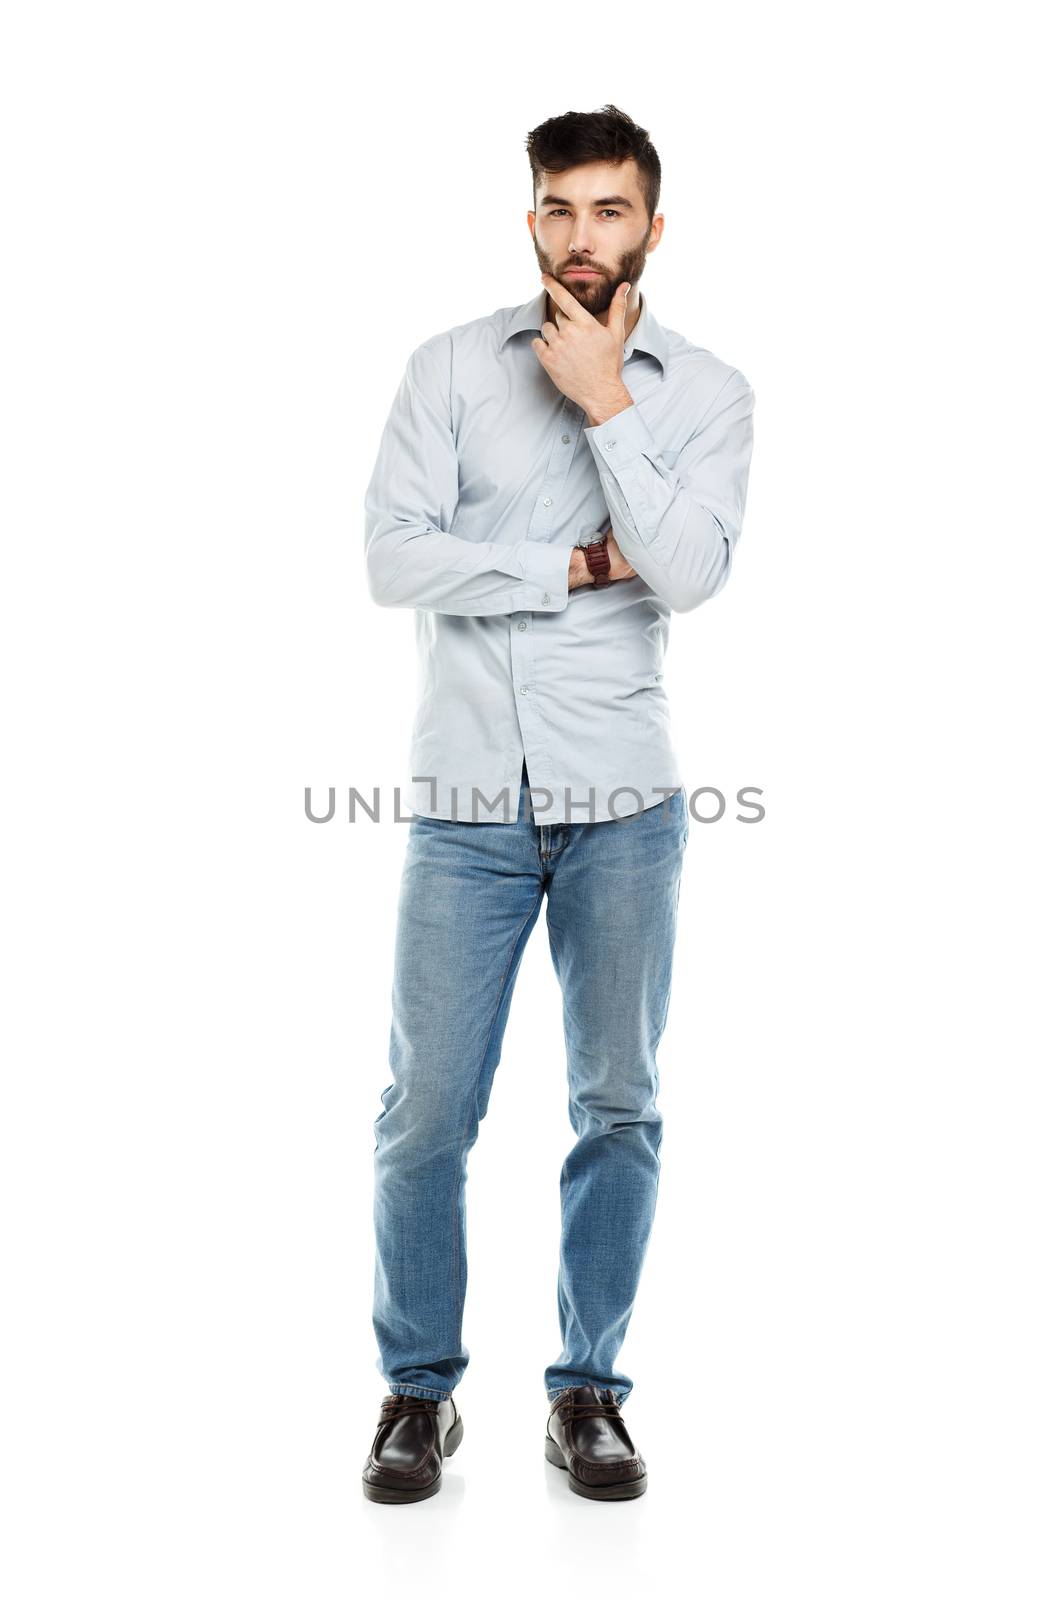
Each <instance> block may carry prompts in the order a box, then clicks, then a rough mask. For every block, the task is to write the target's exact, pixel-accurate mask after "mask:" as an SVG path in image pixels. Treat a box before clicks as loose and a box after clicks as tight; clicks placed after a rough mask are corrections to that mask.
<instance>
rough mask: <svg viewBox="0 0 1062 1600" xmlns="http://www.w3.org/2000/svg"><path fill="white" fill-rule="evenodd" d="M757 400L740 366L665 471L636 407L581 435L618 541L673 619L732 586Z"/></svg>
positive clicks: (656, 446)
mask: <svg viewBox="0 0 1062 1600" xmlns="http://www.w3.org/2000/svg"><path fill="white" fill-rule="evenodd" d="M755 403H756V396H755V393H754V392H753V390H752V387H751V385H750V384H749V382H748V380H747V379H746V378H745V377H744V375H743V374H742V373H740V372H739V371H738V370H737V369H736V368H735V369H734V370H733V371H732V372H731V373H730V375H729V377H728V378H727V379H726V381H725V383H723V385H722V386H721V388H720V389H719V390H718V392H717V393H716V395H715V397H714V399H713V400H712V402H711V404H710V405H709V407H708V409H707V411H706V412H705V414H704V416H703V417H702V419H701V421H700V423H699V425H698V427H697V429H696V431H695V432H694V434H693V436H692V438H691V439H690V440H689V441H688V442H687V444H686V445H685V446H684V447H683V449H682V450H680V451H679V452H678V454H677V456H676V458H675V461H674V464H673V465H672V466H668V465H667V464H666V463H665V461H664V458H663V455H662V454H661V451H660V449H659V446H658V445H657V442H656V439H655V438H654V436H653V433H652V430H651V429H650V427H649V425H648V423H647V422H646V420H645V416H644V414H643V412H642V411H641V410H640V409H639V407H638V405H637V403H635V404H634V405H630V406H627V407H626V408H625V409H624V410H623V411H618V412H617V413H616V415H615V416H614V417H610V418H609V420H608V421H607V422H602V423H600V424H598V425H597V426H596V427H587V428H584V430H583V432H584V433H585V435H586V438H587V440H588V441H589V443H590V447H591V450H592V451H593V455H594V460H595V463H596V465H597V468H598V473H599V476H600V478H601V486H602V489H603V490H604V495H605V500H606V501H607V503H608V508H609V510H610V511H611V513H612V531H613V533H614V534H615V538H616V543H617V544H618V545H619V547H620V549H621V550H622V551H623V554H624V555H625V556H626V558H627V560H628V561H629V562H630V564H631V566H632V567H633V568H634V570H635V571H636V572H637V574H638V576H639V577H640V578H643V579H644V580H645V582H646V583H647V584H648V585H649V587H650V588H651V589H653V590H654V591H655V592H656V593H657V594H658V595H660V597H661V599H663V600H666V601H667V603H668V605H669V606H670V607H671V609H672V610H673V611H692V610H693V609H694V608H695V607H696V606H699V605H702V604H703V602H704V601H705V600H709V599H711V597H712V596H713V595H715V594H718V592H719V590H720V589H721V588H722V587H723V585H724V584H725V583H726V581H727V578H728V577H729V576H730V569H731V565H732V562H733V557H734V547H735V545H736V544H737V541H738V538H739V536H740V533H741V524H742V520H743V517H744V513H745V496H746V492H747V488H748V474H749V462H750V460H751V457H752V412H753V407H754V405H755Z"/></svg>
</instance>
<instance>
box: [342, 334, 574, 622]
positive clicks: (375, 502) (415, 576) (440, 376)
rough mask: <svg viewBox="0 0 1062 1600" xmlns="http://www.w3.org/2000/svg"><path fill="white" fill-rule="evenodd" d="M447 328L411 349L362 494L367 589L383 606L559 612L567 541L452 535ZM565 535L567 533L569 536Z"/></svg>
mask: <svg viewBox="0 0 1062 1600" xmlns="http://www.w3.org/2000/svg"><path fill="white" fill-rule="evenodd" d="M449 351H450V346H449V338H448V335H445V334H441V335H436V336H435V337H434V338H432V339H429V340H427V341H426V342H425V343H424V344H422V345H419V346H418V347H417V349H416V350H414V352H413V354H412V355H411V356H410V358H409V360H408V362H407V364H406V370H405V374H404V376H403V378H402V381H401V383H400V384H399V386H398V392H397V394H396V395H395V398H394V401H393V403H392V406H391V411H390V415H389V416H388V419H387V422H386V425H385V427H384V432H383V438H382V439H381V441H380V449H379V453H378V455H377V458H376V465H375V468H374V470H373V473H372V477H371V479H370V482H369V487H368V490H367V492H366V495H365V560H366V565H367V569H368V580H369V592H370V594H371V595H372V598H373V600H375V601H376V603H377V604H378V605H382V606H415V607H423V608H425V609H427V610H429V611H444V612H449V613H451V614H453V615H456V616H470V617H475V616H481V617H483V616H497V615H500V614H507V613H509V612H513V611H545V612H549V611H563V610H564V608H565V607H566V606H567V604H568V563H569V559H570V557H571V546H570V545H567V544H564V545H561V544H548V543H543V542H541V541H536V540H532V539H524V540H517V541H515V542H513V543H511V544H500V543H492V542H477V541H475V540H472V539H461V538H459V537H457V536H456V535H454V534H451V533H450V532H449V531H448V530H449V528H450V525H451V523H452V522H453V519H454V516H455V514H456V511H457V505H458V481H459V474H458V457H457V450H456V447H455V444H454V437H453V429H452V425H451V420H450V378H449V373H450V359H449ZM573 543H574V541H573Z"/></svg>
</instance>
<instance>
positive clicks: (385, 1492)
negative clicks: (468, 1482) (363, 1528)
mask: <svg viewBox="0 0 1062 1600" xmlns="http://www.w3.org/2000/svg"><path fill="white" fill-rule="evenodd" d="M464 1436H465V1425H464V1423H463V1422H462V1420H461V1418H460V1417H458V1419H457V1421H456V1422H455V1423H454V1425H453V1427H452V1428H451V1429H450V1431H449V1433H448V1434H447V1435H446V1438H445V1439H444V1440H443V1455H444V1456H452V1455H453V1453H454V1451H455V1450H456V1449H457V1447H458V1445H459V1444H460V1443H461V1440H462V1439H463V1438H464ZM361 1486H362V1488H363V1489H364V1490H365V1494H366V1497H367V1498H368V1499H369V1500H375V1501H376V1503H377V1505H383V1506H404V1505H409V1504H410V1502H412V1501H414V1500H429V1499H430V1498H431V1496H432V1495H433V1494H438V1492H439V1490H440V1489H441V1488H442V1473H441V1472H440V1473H439V1476H438V1477H437V1478H435V1479H434V1480H433V1482H431V1483H429V1484H427V1485H426V1486H425V1487H424V1488H423V1489H393V1488H391V1486H390V1485H389V1484H386V1483H366V1481H365V1479H364V1478H362V1480H361Z"/></svg>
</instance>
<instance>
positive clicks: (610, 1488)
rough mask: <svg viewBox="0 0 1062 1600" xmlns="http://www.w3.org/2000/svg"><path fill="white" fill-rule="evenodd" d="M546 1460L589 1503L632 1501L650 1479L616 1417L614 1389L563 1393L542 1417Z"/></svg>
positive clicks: (589, 1388) (590, 1388) (585, 1386)
mask: <svg viewBox="0 0 1062 1600" xmlns="http://www.w3.org/2000/svg"><path fill="white" fill-rule="evenodd" d="M546 1460H547V1461H552V1463H553V1465H554V1466H555V1467H565V1468H566V1469H567V1472H568V1488H569V1489H573V1490H574V1491H575V1493H576V1494H582V1495H586V1497H587V1499H588V1500H631V1499H633V1497H634V1496H635V1495H637V1494H644V1493H645V1491H646V1489H647V1487H648V1484H649V1476H648V1473H647V1472H646V1469H645V1462H644V1461H643V1459H642V1457H641V1456H640V1455H639V1454H638V1451H637V1450H636V1449H635V1448H634V1445H633V1443H632V1442H631V1436H630V1434H629V1433H628V1432H627V1429H626V1428H625V1427H624V1424H623V1422H622V1420H621V1418H620V1408H619V1402H618V1401H617V1399H616V1394H615V1391H614V1390H613V1389H598V1388H596V1387H595V1386H594V1385H593V1384H589V1383H584V1384H580V1385H579V1386H578V1387H577V1388H574V1389H565V1390H564V1392H563V1393H562V1394H559V1395H558V1396H557V1398H556V1399H555V1400H554V1402H553V1404H552V1405H551V1406H550V1410H549V1416H548V1418H547V1419H546Z"/></svg>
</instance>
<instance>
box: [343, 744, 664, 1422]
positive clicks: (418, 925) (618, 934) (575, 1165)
mask: <svg viewBox="0 0 1062 1600" xmlns="http://www.w3.org/2000/svg"><path fill="white" fill-rule="evenodd" d="M531 818H532V812H531V810H530V807H529V804H528V796H527V774H526V768H525V771H524V774H523V781H522V787H521V804H520V815H519V820H518V821H517V822H514V823H512V824H511V825H510V826H508V827H489V826H486V827H485V826H483V825H482V824H480V823H475V822H462V821H450V820H448V819H445V818H435V817H420V816H417V817H414V818H413V820H412V821H411V822H410V824H409V839H408V843H407V847H406V856H405V861H404V865H403V870H402V878H401V887H400V896H399V908H398V928H397V938H396V948H395V965H394V987H393V994H392V1005H393V1019H392V1026H391V1039H390V1065H391V1074H392V1081H391V1083H389V1084H388V1086H387V1088H386V1089H385V1090H384V1091H383V1093H382V1095H381V1097H380V1098H381V1101H382V1103H383V1107H384V1109H383V1111H382V1112H380V1114H379V1115H378V1116H377V1118H376V1120H375V1123H374V1128H375V1132H376V1147H375V1152H374V1174H375V1192H374V1225H375V1230H376V1259H375V1285H374V1301H373V1326H374V1329H375V1333H376V1338H377V1342H378V1345H379V1350H380V1358H379V1361H378V1362H377V1366H378V1369H379V1371H380V1372H381V1374H382V1375H383V1377H384V1378H385V1380H386V1381H387V1383H388V1386H389V1388H390V1390H391V1392H392V1393H393V1394H412V1395H423V1396H427V1397H429V1398H432V1399H443V1398H445V1396H447V1395H448V1394H450V1392H451V1391H452V1390H453V1389H454V1388H455V1387H456V1386H457V1384H458V1383H459V1382H460V1381H461V1378H462V1377H463V1376H464V1373H465V1369H466V1367H467V1365H468V1360H469V1352H468V1349H467V1348H466V1346H465V1344H464V1343H463V1342H462V1317H463V1310H464V1301H465V1289H466V1283H467V1261H466V1245H465V1240H466V1235H465V1180H466V1162H467V1155H468V1151H469V1150H470V1148H471V1147H472V1145H473V1144H474V1143H475V1141H476V1139H477V1137H478V1134H479V1124H480V1122H481V1120H482V1119H483V1117H484V1116H485V1115H486V1113H487V1105H488V1101H489V1098H490V1092H491V1086H492V1082H493V1078H494V1072H495V1069H496V1068H497V1065H498V1061H499V1059H500V1055H501V1047H502V1039H503V1035H504V1032H505V1026H506V1022H507V1020H508V1016H509V1009H510V1003H511V1000H512V994H513V988H514V985H515V982H516V975H517V972H518V970H519V967H520V961H521V958H522V956H523V952H524V949H525V947H526V945H527V941H528V938H529V936H530V934H531V930H532V928H533V927H534V925H535V922H536V920H537V918H538V915H539V911H540V909H541V907H542V903H543V900H545V904H546V924H547V929H548V934H549V943H550V951H551V954H552V959H553V965H554V968H555V970H556V972H557V976H558V978H559V980H560V984H561V989H562V993H563V1000H564V1007H563V1014H564V1036H565V1043H566V1050H567V1062H568V1082H569V1101H568V1115H569V1119H570V1121H571V1125H572V1128H573V1130H574V1132H575V1135H576V1140H575V1143H574V1144H573V1145H572V1147H571V1149H570V1150H569V1152H568V1155H567V1157H566V1159H565V1161H564V1164H563V1167H562V1169H561V1174H560V1200H561V1231H560V1272H559V1278H558V1285H557V1307H558V1313H559V1320H560V1335H561V1348H560V1352H559V1353H558V1355H557V1356H556V1358H555V1360H553V1361H551V1362H550V1363H549V1365H548V1366H547V1367H546V1368H545V1372H544V1381H545V1387H546V1392H547V1394H548V1395H549V1396H550V1397H552V1396H554V1395H556V1394H557V1393H559V1392H560V1390H562V1389H565V1388H569V1387H572V1386H574V1385H577V1384H584V1383H591V1384H598V1385H600V1386H601V1387H603V1388H609V1389H612V1390H614V1391H615V1392H616V1396H617V1399H619V1400H620V1402H621V1403H622V1401H623V1400H625V1399H626V1397H627V1395H628V1394H629V1392H630V1390H631V1387H632V1379H631V1378H630V1377H629V1376H628V1374H627V1373H625V1372H622V1371H620V1370H619V1368H618V1367H617V1364H616V1363H617V1360H618V1356H619V1352H620V1347H621V1345H622V1343H623V1340H624V1337H625V1334H626V1331H627V1325H628V1322H629V1320H630V1316H631V1312H632V1310H633V1307H634V1299H635V1293H636V1290H637V1287H638V1281H639V1278H640V1275H641V1270H642V1263H643V1260H644V1257H645V1252H646V1247H647V1245H648V1242H649V1237H650V1232H651V1229H652V1224H653V1216H654V1213H655V1209H656V1198H657V1185H658V1179H659V1172H660V1145H661V1133H662V1120H661V1115H660V1112H659V1110H658V1109H657V1106H656V1094H657V1089H658V1076H657V1065H656V1050H657V1046H658V1044H659V1041H660V1038H661V1035H662V1033H663V1029H664V1024H665V1022H666V1020H667V1013H668V1003H669V1000H670V994H671V971H672V954H673V950H674V943H675V934H676V924H677V914H678V903H679V886H680V880H681V872H682V864H683V859H684V856H685V850H686V844H687V840H688V837H689V812H688V805H687V797H686V793H685V790H679V792H678V793H676V794H674V795H672V796H671V797H670V798H669V799H667V800H666V801H664V802H663V803H661V804H659V805H654V806H651V807H649V808H647V809H646V810H644V811H643V812H642V813H641V814H640V815H638V814H636V815H634V816H631V817H626V818H623V819H620V820H616V821H612V822H608V823H600V822H599V823H596V824H592V823H579V822H572V823H550V824H536V823H535V822H534V821H533V820H531ZM502 1199H503V1197H502V1196H497V1195H495V1196H490V1195H486V1194H484V1195H482V1196H480V1204H482V1205H489V1204H495V1205H497V1204H500V1203H501V1202H502Z"/></svg>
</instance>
